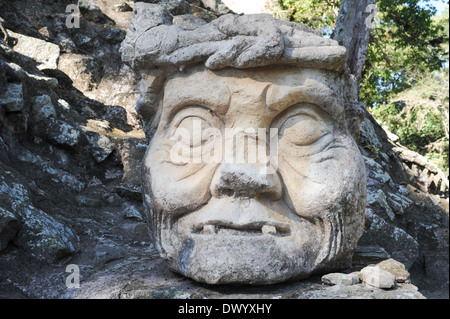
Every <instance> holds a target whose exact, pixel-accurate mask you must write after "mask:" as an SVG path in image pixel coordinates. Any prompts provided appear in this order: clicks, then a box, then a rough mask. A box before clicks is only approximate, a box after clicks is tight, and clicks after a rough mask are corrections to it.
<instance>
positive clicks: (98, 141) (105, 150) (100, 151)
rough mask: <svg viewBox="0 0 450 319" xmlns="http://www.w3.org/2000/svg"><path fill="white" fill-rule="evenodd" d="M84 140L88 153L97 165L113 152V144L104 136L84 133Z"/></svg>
mask: <svg viewBox="0 0 450 319" xmlns="http://www.w3.org/2000/svg"><path fill="white" fill-rule="evenodd" d="M85 135H86V139H87V141H88V143H89V150H88V151H89V152H90V153H91V155H92V157H94V159H95V161H96V162H97V163H101V162H103V161H104V160H105V159H106V158H107V157H108V156H109V155H110V154H111V153H112V152H113V151H114V148H115V146H114V144H113V143H112V142H111V140H110V139H109V138H108V137H107V136H106V135H101V134H97V133H93V132H86V134H85Z"/></svg>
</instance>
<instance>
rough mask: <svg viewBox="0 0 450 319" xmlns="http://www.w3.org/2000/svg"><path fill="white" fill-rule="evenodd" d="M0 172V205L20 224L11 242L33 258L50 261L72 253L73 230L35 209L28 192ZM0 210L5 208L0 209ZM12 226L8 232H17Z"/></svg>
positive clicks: (7, 172) (14, 224) (76, 240)
mask: <svg viewBox="0 0 450 319" xmlns="http://www.w3.org/2000/svg"><path fill="white" fill-rule="evenodd" d="M0 172H1V173H2V174H1V175H0V202H1V203H2V205H6V207H7V208H8V207H9V210H10V211H14V216H17V217H16V218H17V220H18V221H20V230H19V231H18V232H17V235H16V236H14V240H13V241H14V243H15V244H16V245H18V246H20V247H22V248H23V249H25V250H26V251H28V252H29V253H30V254H32V255H33V256H34V257H36V258H38V259H40V260H47V261H50V262H54V261H56V260H58V259H59V258H61V257H63V256H65V255H68V254H71V253H73V252H75V251H76V247H77V244H78V238H77V236H76V235H75V234H74V233H73V231H72V230H71V229H70V228H69V227H67V226H65V225H63V224H62V223H60V222H58V221H57V220H55V219H54V218H52V217H51V216H49V215H48V214H46V213H45V212H43V211H42V210H40V209H38V208H36V207H35V206H34V205H33V203H32V202H31V198H30V193H29V190H28V189H27V188H26V187H25V186H24V185H22V184H20V183H19V180H18V178H15V177H16V176H15V175H14V174H13V173H12V172H9V171H4V170H3V169H0ZM1 211H4V209H3V208H1ZM2 217H3V213H2ZM10 217H11V216H10ZM2 219H3V218H2ZM9 219H10V221H12V220H13V219H11V218H9ZM11 226H12V229H11V230H14V229H16V231H17V224H16V223H13V224H11ZM10 235H11V234H10ZM9 239H12V238H9Z"/></svg>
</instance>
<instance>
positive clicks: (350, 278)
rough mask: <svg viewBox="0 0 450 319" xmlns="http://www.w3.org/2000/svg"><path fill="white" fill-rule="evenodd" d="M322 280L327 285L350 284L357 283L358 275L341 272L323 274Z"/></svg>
mask: <svg viewBox="0 0 450 319" xmlns="http://www.w3.org/2000/svg"><path fill="white" fill-rule="evenodd" d="M321 280H322V282H324V283H326V284H327V285H343V286H351V285H356V284H358V283H359V277H358V275H357V274H355V273H351V274H342V273H331V274H326V275H323V276H322V278H321Z"/></svg>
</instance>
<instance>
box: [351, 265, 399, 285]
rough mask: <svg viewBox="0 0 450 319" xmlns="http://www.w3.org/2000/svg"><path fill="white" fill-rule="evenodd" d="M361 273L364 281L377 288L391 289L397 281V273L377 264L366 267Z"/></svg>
mask: <svg viewBox="0 0 450 319" xmlns="http://www.w3.org/2000/svg"><path fill="white" fill-rule="evenodd" d="M360 274H361V280H362V281H363V282H365V283H366V284H368V285H370V286H373V287H376V288H381V289H391V288H394V287H395V285H396V282H397V281H396V278H395V275H393V274H391V273H390V272H388V271H386V270H383V269H381V268H378V267H376V266H367V267H364V268H363V269H361V272H360Z"/></svg>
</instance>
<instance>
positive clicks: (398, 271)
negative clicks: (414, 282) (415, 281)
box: [376, 258, 410, 283]
mask: <svg viewBox="0 0 450 319" xmlns="http://www.w3.org/2000/svg"><path fill="white" fill-rule="evenodd" d="M376 266H377V267H378V268H380V269H383V270H386V271H388V272H390V273H391V274H393V275H395V278H396V280H397V282H404V283H409V282H410V280H409V279H410V274H409V272H408V271H407V270H406V268H405V265H403V264H402V263H400V262H398V261H396V260H395V259H392V258H390V259H387V260H383V261H382V262H380V263H378V264H376Z"/></svg>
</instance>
